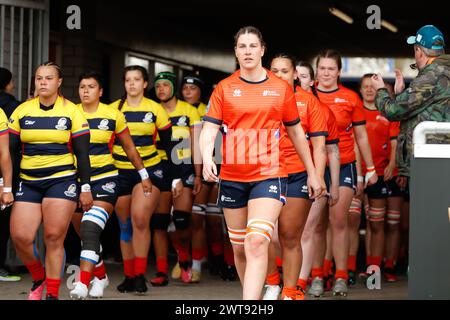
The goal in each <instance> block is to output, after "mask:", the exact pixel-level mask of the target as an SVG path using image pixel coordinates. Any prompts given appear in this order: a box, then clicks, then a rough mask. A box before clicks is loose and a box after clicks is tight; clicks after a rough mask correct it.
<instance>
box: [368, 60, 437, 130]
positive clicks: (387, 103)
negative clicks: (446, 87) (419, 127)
mask: <svg viewBox="0 0 450 320" xmlns="http://www.w3.org/2000/svg"><path fill="white" fill-rule="evenodd" d="M427 69H428V68H425V69H423V70H422V71H421V72H420V73H419V75H418V76H417V78H415V79H414V80H413V81H412V82H411V84H410V86H409V88H407V89H406V90H404V91H403V92H402V93H400V94H398V95H396V97H395V99H392V98H391V97H390V96H389V94H388V91H387V90H386V89H384V88H383V89H379V90H378V91H377V96H376V100H375V104H376V106H377V108H378V110H379V111H380V112H381V114H382V115H383V116H385V117H386V118H387V119H389V120H390V121H402V120H406V119H409V118H412V117H415V116H417V115H418V114H419V113H421V112H422V111H423V110H424V109H425V108H427V107H428V106H429V103H428V101H429V100H430V99H432V97H433V91H434V90H435V87H436V80H437V79H436V77H435V76H434V74H433V72H432V71H431V70H427Z"/></svg>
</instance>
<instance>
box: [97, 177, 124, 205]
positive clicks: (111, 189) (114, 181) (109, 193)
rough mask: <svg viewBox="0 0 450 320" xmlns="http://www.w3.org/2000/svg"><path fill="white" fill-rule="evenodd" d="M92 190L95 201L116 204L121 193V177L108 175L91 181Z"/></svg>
mask: <svg viewBox="0 0 450 320" xmlns="http://www.w3.org/2000/svg"><path fill="white" fill-rule="evenodd" d="M91 192H92V198H94V201H104V202H108V203H110V204H112V205H113V206H114V205H115V204H116V201H117V197H118V195H119V178H118V177H108V178H103V179H99V180H95V181H91Z"/></svg>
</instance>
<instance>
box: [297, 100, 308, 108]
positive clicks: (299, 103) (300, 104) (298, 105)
mask: <svg viewBox="0 0 450 320" xmlns="http://www.w3.org/2000/svg"><path fill="white" fill-rule="evenodd" d="M297 107H306V103H304V102H301V101H297Z"/></svg>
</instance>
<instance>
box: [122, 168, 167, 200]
mask: <svg viewBox="0 0 450 320" xmlns="http://www.w3.org/2000/svg"><path fill="white" fill-rule="evenodd" d="M145 169H147V172H148V175H149V176H150V181H151V182H152V184H153V186H155V187H157V188H158V189H159V190H161V189H162V186H163V184H164V180H165V179H167V178H166V177H165V176H164V170H163V167H162V166H161V164H160V163H158V164H156V165H154V166H151V167H148V168H145ZM141 181H142V179H141V176H140V175H139V172H138V171H137V170H136V169H119V194H118V196H119V197H121V196H127V195H130V194H131V193H132V192H133V188H134V187H135V186H136V185H137V184H138V183H141Z"/></svg>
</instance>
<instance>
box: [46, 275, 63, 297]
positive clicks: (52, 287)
mask: <svg viewBox="0 0 450 320" xmlns="http://www.w3.org/2000/svg"><path fill="white" fill-rule="evenodd" d="M46 282H47V295H52V296H53V297H55V298H58V294H59V286H60V285H61V279H50V278H47V280H46Z"/></svg>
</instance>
